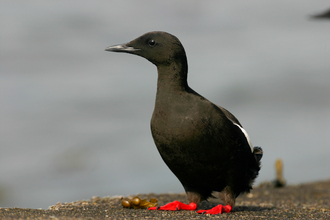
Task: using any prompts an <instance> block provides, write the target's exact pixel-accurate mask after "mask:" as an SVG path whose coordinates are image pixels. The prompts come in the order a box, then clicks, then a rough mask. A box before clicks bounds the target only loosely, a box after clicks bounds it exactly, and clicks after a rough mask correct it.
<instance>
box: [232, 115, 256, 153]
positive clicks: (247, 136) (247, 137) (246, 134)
mask: <svg viewBox="0 0 330 220" xmlns="http://www.w3.org/2000/svg"><path fill="white" fill-rule="evenodd" d="M232 122H233V121H232ZM233 124H234V125H236V126H237V127H239V128H240V129H241V131H242V132H243V134H244V135H245V138H246V140H247V142H248V143H249V145H250V148H251V152H252V153H253V146H252V143H251V140H250V137H249V135H248V133H247V132H246V131H245V129H244V128H242V127H241V126H239V124H236V123H235V122H233Z"/></svg>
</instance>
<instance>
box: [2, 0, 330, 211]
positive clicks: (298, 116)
mask: <svg viewBox="0 0 330 220" xmlns="http://www.w3.org/2000/svg"><path fill="white" fill-rule="evenodd" d="M0 5H1V7H0V20H1V22H0V39H1V40H0V102H1V104H0V206H2V207H13V206H14V207H23V208H47V207H48V206H50V205H54V204H55V203H57V202H59V201H60V202H71V201H75V200H80V199H89V198H91V197H92V196H100V197H104V196H113V195H124V196H125V195H128V194H135V193H149V192H155V193H167V192H183V188H182V186H181V184H180V183H179V181H178V180H177V179H176V178H175V176H174V175H173V174H172V173H171V172H170V170H169V169H168V168H167V167H166V165H165V164H164V163H163V161H162V159H161V158H160V156H159V154H158V152H157V150H156V147H155V146H154V143H153V140H152V137H151V133H150V127H149V122H150V118H151V115H152V111H153V106H154V99H155V94H156V80H157V74H156V67H155V66H154V65H153V64H151V63H149V62H148V61H147V60H145V59H143V58H140V57H137V56H133V55H128V54H115V53H109V52H105V51H104V49H105V48H106V47H107V46H110V45H114V44H119V43H125V42H128V41H130V40H133V39H135V38H136V37H138V36H140V35H142V34H144V33H145V32H148V31H154V30H162V31H167V32H169V33H172V34H174V35H176V36H177V37H178V38H179V39H180V40H181V42H182V43H183V45H184V47H185V49H186V52H187V56H188V63H189V75H188V82H189V85H190V86H191V87H192V88H193V89H194V90H196V91H197V92H199V93H200V94H202V95H203V96H205V97H206V98H208V99H209V100H211V101H212V102H214V103H216V104H218V105H221V106H223V107H225V108H227V109H228V110H230V111H231V112H232V113H233V114H234V115H235V116H237V117H238V119H239V120H240V122H241V123H242V124H243V126H244V128H245V129H246V130H247V131H248V133H249V135H250V137H251V139H252V143H253V144H254V145H258V146H262V148H263V149H264V157H263V159H262V170H261V172H260V175H259V178H258V179H257V182H256V184H257V185H258V184H259V183H260V182H262V181H266V180H272V179H274V177H275V171H274V162H275V160H276V159H277V158H282V159H283V162H284V177H285V178H286V180H287V182H288V183H289V184H299V183H303V182H310V181H317V180H323V179H328V178H329V177H330V169H329V168H330V160H329V157H330V141H329V134H330V98H329V94H330V46H329V39H330V38H329V36H330V28H329V26H330V22H329V20H328V21H326V20H313V19H310V17H309V16H310V15H312V14H316V13H319V12H323V11H324V10H326V9H327V8H328V7H329V6H330V4H329V1H327V0H319V1H312V0H301V1H286V0H279V1H270V0H250V1H243V0H238V1H215V0H214V1H195V0H194V1H193V0H184V1H174V0H167V1H149V0H148V1H147V0H143V1H134V0H125V1H78V0H76V1H73V0H70V1H16V0H10V1H1V3H0Z"/></svg>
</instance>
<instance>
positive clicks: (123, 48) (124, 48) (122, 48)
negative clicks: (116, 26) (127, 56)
mask: <svg viewBox="0 0 330 220" xmlns="http://www.w3.org/2000/svg"><path fill="white" fill-rule="evenodd" d="M139 50H140V49H136V48H134V47H130V46H127V44H118V45H113V46H110V47H107V48H105V51H112V52H126V53H132V52H135V51H139Z"/></svg>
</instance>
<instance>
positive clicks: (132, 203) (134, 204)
mask: <svg viewBox="0 0 330 220" xmlns="http://www.w3.org/2000/svg"><path fill="white" fill-rule="evenodd" d="M121 204H122V206H123V207H124V208H134V209H147V208H150V207H156V206H157V205H158V204H157V199H150V201H149V202H148V201H147V200H146V199H142V200H141V199H140V198H139V197H134V198H133V199H132V200H130V199H124V198H122V199H121Z"/></svg>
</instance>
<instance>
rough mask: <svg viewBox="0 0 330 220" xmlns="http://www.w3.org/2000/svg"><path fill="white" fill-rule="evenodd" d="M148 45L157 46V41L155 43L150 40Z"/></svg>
mask: <svg viewBox="0 0 330 220" xmlns="http://www.w3.org/2000/svg"><path fill="white" fill-rule="evenodd" d="M148 44H149V45H150V46H152V47H153V46H155V45H156V41H154V40H149V41H148Z"/></svg>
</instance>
